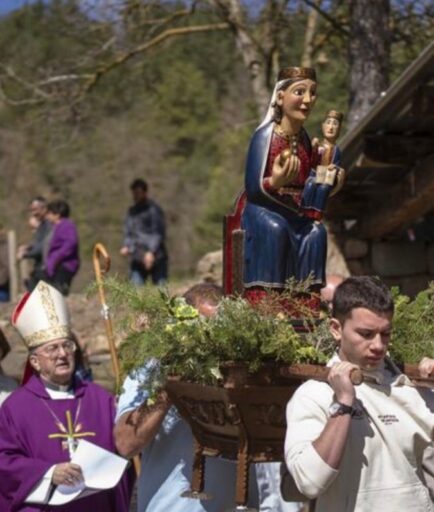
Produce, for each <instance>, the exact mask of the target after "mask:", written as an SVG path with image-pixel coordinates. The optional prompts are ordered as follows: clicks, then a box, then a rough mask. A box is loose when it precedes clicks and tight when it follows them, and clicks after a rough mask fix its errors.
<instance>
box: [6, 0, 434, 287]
mask: <svg viewBox="0 0 434 512" xmlns="http://www.w3.org/2000/svg"><path fill="white" fill-rule="evenodd" d="M379 7H381V9H383V14H384V13H387V23H385V24H378V23H377V24H376V23H375V18H372V16H375V15H376V13H375V10H376V9H377V11H378V10H379ZM360 12H362V13H364V14H366V19H367V20H368V21H369V16H370V15H372V16H371V22H372V21H373V24H372V26H371V33H372V34H373V38H367V39H366V42H367V45H368V46H369V45H371V46H372V47H373V48H374V49H373V51H372V53H373V54H374V57H373V58H375V59H376V60H377V62H376V65H377V67H379V68H383V71H381V70H380V74H381V75H382V76H383V78H384V80H382V81H380V83H379V84H378V85H377V90H375V87H374V90H373V91H371V92H374V99H372V95H371V98H370V99H369V102H370V103H371V104H372V103H373V102H374V101H375V97H378V95H379V94H380V93H381V91H382V90H384V89H385V88H386V87H387V84H388V83H390V82H392V81H393V80H394V79H395V78H396V77H397V76H399V74H400V73H401V72H402V71H403V70H404V69H405V68H406V67H407V66H408V65H409V64H410V63H411V62H412V61H413V60H414V59H415V58H416V57H417V56H418V55H419V53H420V52H421V51H422V49H423V48H424V47H425V46H426V45H427V44H428V43H429V42H431V41H432V39H433V37H434V31H433V19H434V7H433V5H432V2H430V1H426V2H425V1H410V0H408V1H404V0H401V1H399V0H390V1H389V0H351V1H342V0H323V1H321V0H295V1H292V0H289V1H288V0H252V1H245V2H241V1H239V0H203V1H197V2H182V1H162V0H161V1H156V0H155V1H141V0H116V1H113V0H112V1H109V0H105V1H104V0H100V1H96V0H93V1H90V0H84V1H83V0H81V1H80V0H46V1H45V2H42V1H36V2H34V3H31V4H28V5H26V6H24V7H22V8H20V9H17V10H15V11H12V12H9V13H7V14H4V15H3V16H2V17H1V18H0V198H1V203H0V224H1V225H3V226H4V227H5V228H7V229H14V230H16V231H17V233H18V238H19V241H20V242H25V241H28V239H29V237H30V236H31V235H30V232H29V231H28V228H27V226H26V209H27V206H28V202H29V201H30V199H31V198H32V197H33V196H35V195H44V196H46V197H47V198H49V199H53V198H64V199H66V200H67V201H68V202H69V203H70V205H71V208H72V218H73V219H74V220H75V221H76V222H77V224H78V228H79V232H80V238H81V257H82V262H83V263H82V269H81V271H80V273H79V275H78V278H77V280H76V283H75V289H76V290H80V289H82V288H83V287H84V286H85V285H87V284H88V283H89V281H90V279H91V278H92V267H91V254H92V248H93V245H94V244H95V243H96V242H102V243H104V244H105V245H106V247H107V249H108V251H109V252H110V253H111V254H112V257H113V270H114V271H115V272H120V273H121V274H122V273H126V270H127V263H126V262H125V261H123V260H121V257H120V256H119V255H118V251H119V248H120V246H121V241H122V222H123V218H124V215H125V212H126V210H127V208H128V206H129V204H130V202H131V198H130V192H129V184H130V183H131V181H132V180H133V179H134V178H137V177H142V178H145V179H146V180H147V181H148V183H149V185H150V195H151V196H152V197H153V198H154V199H156V200H157V201H158V202H159V203H160V204H161V206H162V207H163V208H164V210H165V212H166V216H167V224H168V246H169V253H170V261H171V275H172V276H173V277H181V276H185V275H188V274H190V273H191V272H192V270H193V269H194V267H195V265H196V262H197V260H198V259H199V258H200V257H201V256H202V255H203V254H205V253H206V252H209V251H212V250H215V249H218V248H220V247H221V240H222V218H223V216H224V215H225V214H226V213H228V212H229V211H230V209H231V205H232V204H233V202H234V200H235V197H236V195H237V193H238V192H239V191H240V190H241V189H242V186H243V174H244V159H245V154H246V151H247V145H248V141H249V138H250V136H251V134H252V132H253V130H254V129H255V127H256V126H257V124H258V121H259V120H260V118H261V117H262V116H263V114H264V111H265V110H264V109H265V102H266V100H265V97H266V96H267V99H268V97H269V95H270V91H271V89H272V86H273V85H274V80H275V76H276V72H277V70H278V69H279V68H280V67H284V66H288V65H300V64H303V65H312V66H314V67H315V68H316V70H317V76H318V81H319V84H320V86H319V94H318V96H319V97H318V101H317V104H316V106H315V109H314V111H313V113H312V116H311V118H310V119H309V122H308V123H307V125H306V127H307V129H308V132H309V133H310V135H311V137H313V136H318V135H319V134H320V123H321V119H322V117H323V115H324V113H325V112H326V111H327V110H328V109H329V108H335V109H338V110H342V111H343V112H348V111H349V110H350V111H351V109H353V115H352V116H351V115H350V124H351V125H354V124H356V122H357V119H358V118H360V116H359V117H357V115H356V116H354V110H355V104H354V102H355V96H357V94H358V93H360V92H362V93H364V92H366V93H367V92H368V89H369V87H366V88H364V85H363V77H365V76H368V74H369V73H368V72H367V71H366V70H367V69H368V68H367V67H365V70H363V69H362V71H360V69H359V70H358V71H357V70H356V69H355V66H356V65H357V63H358V62H359V60H358V58H357V51H359V52H365V49H364V48H363V47H360V45H359V46H357V43H358V41H359V40H360V39H358V37H359V36H358V35H357V23H360V20H361V17H360ZM358 13H359V14H358ZM377 15H378V12H377ZM363 18H364V17H363ZM365 35H366V34H365ZM363 37H365V36H363ZM375 38H379V39H381V40H382V43H383V44H384V45H385V47H386V49H387V59H386V58H384V56H383V55H382V54H381V52H378V51H376V50H375V45H374V43H375ZM351 45H353V46H352V48H351ZM365 53H366V52H365ZM355 54H356V58H355ZM367 62H369V58H367ZM386 64H387V70H384V68H385V65H386ZM357 72H358V73H359V76H362V78H360V79H359V82H358V81H357ZM360 73H361V75H360ZM355 79H356V80H355ZM258 80H259V82H258ZM354 83H355V84H356V85H354ZM378 88H380V89H378ZM375 95H376V96H375ZM350 114H351V112H350ZM347 117H348V116H347ZM346 128H347V126H346V125H344V130H343V132H345V129H346Z"/></svg>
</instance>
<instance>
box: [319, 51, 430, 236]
mask: <svg viewBox="0 0 434 512" xmlns="http://www.w3.org/2000/svg"><path fill="white" fill-rule="evenodd" d="M339 146H340V148H341V150H342V159H343V163H342V167H343V168H344V169H346V171H347V178H346V182H345V185H344V188H343V189H342V191H341V192H339V194H337V195H336V196H335V197H334V198H332V199H331V201H330V206H329V208H328V211H327V218H328V219H331V220H335V221H337V220H355V221H356V222H355V223H354V228H353V229H354V231H356V232H357V235H358V236H362V237H366V238H383V237H387V236H388V235H389V234H393V233H394V232H397V231H399V230H400V229H402V228H403V227H405V226H406V225H407V224H409V223H411V222H412V221H413V220H415V219H417V218H419V217H421V216H422V215H425V214H426V213H428V212H430V211H432V210H434V42H433V43H431V44H430V45H429V46H428V47H427V48H426V49H425V50H424V51H423V52H422V53H421V55H420V56H419V57H418V58H417V59H416V60H415V61H414V62H413V63H412V64H411V65H410V66H409V67H408V68H407V69H406V70H405V71H404V73H403V74H402V75H401V76H400V77H399V78H398V79H397V80H396V81H395V82H394V83H393V85H392V86H391V87H390V88H389V89H388V90H387V91H386V92H385V93H383V94H382V95H381V97H380V98H379V99H378V101H377V103H376V104H375V105H374V106H373V107H372V109H371V110H370V112H369V113H368V114H367V115H366V117H365V118H363V120H362V121H361V122H360V123H359V125H358V126H356V127H355V128H354V129H352V130H351V131H350V132H348V133H347V134H346V135H345V137H343V139H341V141H340V143H339Z"/></svg>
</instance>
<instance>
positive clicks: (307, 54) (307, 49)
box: [301, 0, 321, 68]
mask: <svg viewBox="0 0 434 512" xmlns="http://www.w3.org/2000/svg"><path fill="white" fill-rule="evenodd" d="M320 3H321V0H316V1H315V4H316V5H318V6H319V5H320ZM317 23H318V11H317V10H316V9H310V11H309V15H308V17H307V23H306V32H305V34H304V45H303V55H302V57H301V65H302V66H303V67H305V68H311V67H312V59H313V51H314V46H313V40H314V37H315V32H316V26H317Z"/></svg>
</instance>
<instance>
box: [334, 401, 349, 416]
mask: <svg viewBox="0 0 434 512" xmlns="http://www.w3.org/2000/svg"><path fill="white" fill-rule="evenodd" d="M329 413H330V416H332V417H333V416H340V415H342V414H351V415H353V413H354V408H353V407H351V406H350V405H345V404H340V403H339V402H333V403H332V404H331V406H330V408H329Z"/></svg>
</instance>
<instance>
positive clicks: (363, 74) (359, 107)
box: [348, 0, 390, 129]
mask: <svg viewBox="0 0 434 512" xmlns="http://www.w3.org/2000/svg"><path fill="white" fill-rule="evenodd" d="M350 5H351V6H350V17H351V31H350V32H351V34H350V38H349V64H350V104H349V107H350V111H349V114H348V128H349V129H351V128H353V127H354V126H355V125H356V124H357V123H358V122H360V120H361V119H362V118H363V117H364V116H365V115H366V114H367V113H368V111H369V110H370V108H371V107H372V106H373V105H374V103H375V102H376V101H377V100H378V99H379V98H380V96H381V93H382V92H383V91H385V90H386V89H387V86H388V83H389V80H388V78H389V77H388V75H389V50H390V33H389V12H390V0H352V1H351V4H350Z"/></svg>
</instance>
